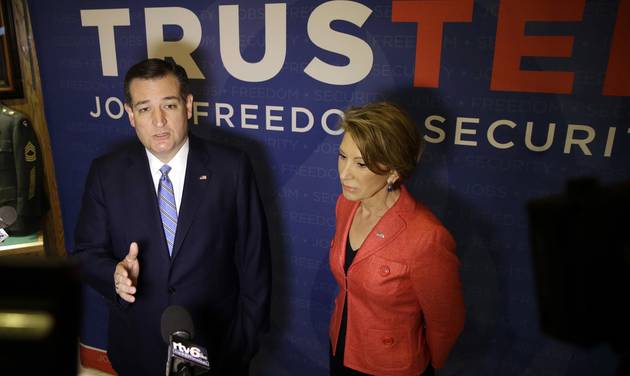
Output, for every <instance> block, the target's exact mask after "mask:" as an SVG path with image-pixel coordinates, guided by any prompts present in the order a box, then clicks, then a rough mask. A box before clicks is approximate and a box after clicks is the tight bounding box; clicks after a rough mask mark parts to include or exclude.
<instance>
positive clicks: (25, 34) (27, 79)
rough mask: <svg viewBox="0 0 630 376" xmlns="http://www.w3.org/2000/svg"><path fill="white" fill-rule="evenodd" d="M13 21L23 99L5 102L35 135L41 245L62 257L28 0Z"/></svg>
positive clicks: (16, 8) (16, 7)
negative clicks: (40, 177) (44, 203)
mask: <svg viewBox="0 0 630 376" xmlns="http://www.w3.org/2000/svg"><path fill="white" fill-rule="evenodd" d="M11 3H12V6H13V19H14V20H15V34H16V37H17V45H18V55H19V58H20V67H21V68H22V85H23V88H24V98H21V99H11V100H5V101H4V103H5V104H6V105H7V106H9V107H11V108H14V109H16V110H18V111H20V112H22V113H24V114H26V115H27V116H28V117H29V119H30V120H31V123H32V124H33V129H34V130H35V133H36V135H37V139H38V141H39V144H40V147H41V151H42V155H43V165H44V192H46V196H47V197H48V202H49V204H50V209H49V210H48V213H46V215H45V217H44V219H43V231H44V245H45V249H46V254H47V255H49V256H64V255H65V254H66V247H65V243H64V232H63V221H62V217H61V205H60V203H59V193H58V191H57V180H56V178H55V166H54V164H53V158H52V150H51V147H50V136H49V134H48V125H47V123H46V117H45V115H44V101H43V96H42V85H41V78H40V74H39V64H38V62H37V54H36V51H35V43H34V42H33V31H32V29H31V22H30V16H29V13H28V4H27V0H13V1H11Z"/></svg>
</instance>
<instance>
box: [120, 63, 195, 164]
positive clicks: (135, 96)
mask: <svg viewBox="0 0 630 376" xmlns="http://www.w3.org/2000/svg"><path fill="white" fill-rule="evenodd" d="M129 92H130V94H131V105H129V104H125V111H127V115H128V116H129V122H130V123H131V126H132V127H134V128H135V129H136V134H137V135H138V139H140V142H142V144H143V145H144V147H146V148H147V149H148V150H149V151H150V152H151V153H152V154H153V155H155V156H156V157H157V158H158V159H159V160H160V161H162V162H164V163H166V162H168V161H170V160H171V159H172V158H173V156H175V154H177V152H178V151H179V149H180V148H181V147H182V145H183V144H184V143H185V142H186V138H187V137H188V119H190V118H191V117H192V103H193V97H192V95H190V94H189V95H188V97H186V100H185V101H184V99H182V98H181V97H180V93H179V82H178V81H177V78H176V77H175V76H174V75H172V74H169V75H166V76H165V77H160V78H156V79H149V80H145V79H139V78H137V79H134V80H132V81H131V84H130V85H129Z"/></svg>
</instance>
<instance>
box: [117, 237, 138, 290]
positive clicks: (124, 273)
mask: <svg viewBox="0 0 630 376" xmlns="http://www.w3.org/2000/svg"><path fill="white" fill-rule="evenodd" d="M139 274H140V263H139V262H138V244H137V243H136V242H132V243H131V245H129V253H127V256H125V258H124V259H123V260H122V261H120V262H119V263H118V264H116V270H115V271H114V286H115V287H116V293H117V294H118V295H119V296H120V297H121V298H122V299H123V300H124V301H126V302H129V303H133V302H134V301H135V300H136V297H135V296H134V294H135V293H136V291H137V289H136V284H137V282H138V275H139Z"/></svg>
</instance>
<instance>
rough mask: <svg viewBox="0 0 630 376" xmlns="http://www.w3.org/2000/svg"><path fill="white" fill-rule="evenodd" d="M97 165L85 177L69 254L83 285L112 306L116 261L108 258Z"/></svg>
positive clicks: (109, 243) (114, 298)
mask: <svg viewBox="0 0 630 376" xmlns="http://www.w3.org/2000/svg"><path fill="white" fill-rule="evenodd" d="M105 205H106V203H105V200H104V194H103V186H102V182H101V179H100V177H99V174H98V164H97V162H96V161H95V162H93V163H92V166H91V167H90V171H89V173H88V177H87V181H86V184H85V191H84V193H83V200H82V203H81V211H80V212H79V217H78V220H77V225H76V229H75V247H74V249H73V250H72V251H71V252H70V253H71V254H72V256H73V257H74V258H75V259H77V260H78V261H79V264H80V266H81V272H82V275H83V278H84V280H85V281H86V282H87V284H88V285H89V286H90V287H92V288H94V289H95V290H96V291H97V292H99V293H100V294H101V295H103V296H104V297H105V298H107V299H108V300H110V301H112V302H118V299H117V296H118V295H117V294H116V291H115V288H114V270H115V269H116V263H117V261H116V260H115V259H114V257H113V255H112V254H111V251H110V249H111V241H110V237H109V231H108V219H107V211H106V206H105Z"/></svg>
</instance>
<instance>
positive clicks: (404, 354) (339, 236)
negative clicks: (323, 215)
mask: <svg viewBox="0 0 630 376" xmlns="http://www.w3.org/2000/svg"><path fill="white" fill-rule="evenodd" d="M342 127H343V128H344V130H345V135H344V137H343V140H342V142H341V145H340V146H339V160H338V167H339V179H340V181H341V185H342V189H343V194H342V195H340V196H339V198H338V200H337V206H336V218H337V221H336V232H335V236H334V238H333V240H332V243H331V246H330V268H331V271H332V274H333V276H334V277H335V280H336V281H337V283H338V284H339V294H338V295H337V297H336V299H335V308H334V311H333V314H332V318H331V320H330V343H331V362H330V373H331V375H361V374H372V375H397V376H398V375H399V376H403V375H404V376H407V375H414V376H417V375H421V374H422V375H430V374H433V369H434V368H441V367H442V366H443V365H444V362H445V361H446V358H447V357H448V353H449V352H450V350H451V348H452V347H453V345H454V344H455V342H456V340H457V337H458V336H459V334H460V333H461V331H462V329H463V325H464V302H463V297H462V291H461V285H460V279H459V261H458V259H457V256H456V255H455V241H454V240H453V238H452V237H451V235H450V234H449V232H448V230H446V228H444V226H442V224H441V223H440V221H439V220H438V219H437V218H436V217H435V216H434V215H433V214H432V213H431V211H429V209H427V208H426V207H425V206H423V205H422V204H421V203H419V202H417V201H415V200H414V198H413V197H412V196H411V195H410V194H409V192H407V190H406V188H405V187H404V185H402V184H401V183H402V181H403V180H404V179H405V178H407V177H408V176H409V175H411V173H412V172H413V169H414V168H415V165H416V163H417V161H418V159H419V156H420V152H421V142H422V139H421V137H420V134H419V132H418V130H417V128H416V127H415V125H414V124H413V123H412V122H411V121H410V119H409V117H408V116H407V115H406V114H404V113H403V112H402V111H401V110H400V109H399V108H398V107H396V106H394V105H392V104H390V103H375V104H368V105H365V106H363V107H359V108H354V109H350V110H348V111H346V113H345V114H344V120H343V122H342Z"/></svg>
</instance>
